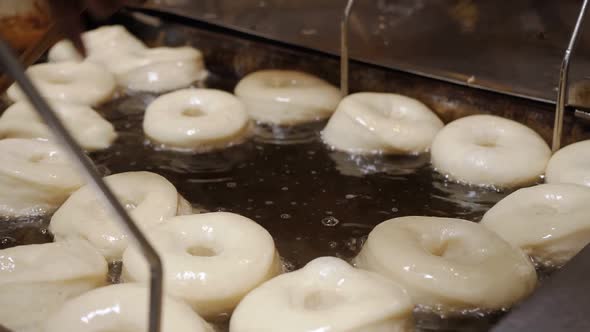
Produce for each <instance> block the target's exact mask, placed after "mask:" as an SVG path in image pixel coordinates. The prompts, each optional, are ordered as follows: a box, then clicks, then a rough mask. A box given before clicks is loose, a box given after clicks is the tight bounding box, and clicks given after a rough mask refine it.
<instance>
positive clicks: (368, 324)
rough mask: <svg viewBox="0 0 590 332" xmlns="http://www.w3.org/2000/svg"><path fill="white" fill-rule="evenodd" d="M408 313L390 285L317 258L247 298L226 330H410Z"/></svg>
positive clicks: (403, 296)
mask: <svg viewBox="0 0 590 332" xmlns="http://www.w3.org/2000/svg"><path fill="white" fill-rule="evenodd" d="M412 309H413V304H412V302H411V301H410V298H409V296H408V294H407V293H406V292H405V290H404V289H403V288H401V287H400V286H398V285H397V284H395V283H394V282H392V281H390V280H387V279H386V278H383V277H381V276H379V275H377V274H375V273H371V272H367V271H362V270H357V269H355V268H353V267H352V266H350V265H349V264H348V263H346V262H345V261H343V260H341V259H339V258H335V257H321V258H317V259H315V260H313V261H311V262H309V263H308V264H307V265H306V266H305V267H304V268H302V269H301V270H298V271H295V272H290V273H287V274H284V275H281V276H278V277H276V278H274V279H272V280H270V281H268V282H266V283H264V284H262V285H261V286H260V287H258V288H256V289H255V290H253V291H252V292H250V294H248V295H246V297H245V298H244V300H242V302H240V304H239V305H238V307H237V308H236V310H235V312H234V314H233V315H232V318H231V321H230V332H275V331H281V332H316V331H331V332H405V331H408V332H409V331H413V330H414V329H413V320H412Z"/></svg>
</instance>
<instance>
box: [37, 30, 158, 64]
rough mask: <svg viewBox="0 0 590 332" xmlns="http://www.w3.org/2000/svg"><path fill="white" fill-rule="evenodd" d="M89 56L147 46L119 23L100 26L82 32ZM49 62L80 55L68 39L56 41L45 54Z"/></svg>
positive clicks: (78, 57) (74, 57)
mask: <svg viewBox="0 0 590 332" xmlns="http://www.w3.org/2000/svg"><path fill="white" fill-rule="evenodd" d="M82 41H83V42H84V46H85V47H86V52H87V53H88V56H89V57H92V56H96V55H98V54H108V53H112V52H132V51H141V50H144V49H146V48H147V47H146V46H145V45H144V44H143V43H142V42H141V41H140V40H139V39H137V38H135V37H134V36H133V35H132V34H130V33H129V31H127V29H125V27H123V26H121V25H111V26H102V27H99V28H97V29H94V30H90V31H86V32H84V33H83V34H82ZM47 57H48V59H49V61H50V62H64V61H81V60H82V55H80V53H78V51H77V50H76V49H75V48H74V45H73V44H72V42H70V41H69V40H66V39H64V40H62V41H59V42H58V43H56V44H55V45H54V46H53V47H52V48H51V49H50V50H49V53H48V55H47Z"/></svg>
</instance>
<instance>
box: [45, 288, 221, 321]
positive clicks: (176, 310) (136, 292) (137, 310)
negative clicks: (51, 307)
mask: <svg viewBox="0 0 590 332" xmlns="http://www.w3.org/2000/svg"><path fill="white" fill-rule="evenodd" d="M148 294H149V289H148V288H146V287H143V286H140V285H135V284H119V285H110V286H106V287H102V288H98V289H95V290H93V291H90V292H88V293H86V294H82V295H81V296H79V297H77V298H74V299H72V300H70V301H68V302H66V303H65V304H64V305H63V306H62V307H61V308H60V309H59V310H58V311H57V312H56V313H55V314H53V315H51V316H50V317H49V319H48V320H47V321H46V322H45V323H44V324H43V325H42V332H64V331H75V332H107V331H113V332H115V331H116V332H145V331H147V330H148V313H149V309H148V303H149V296H148ZM161 331H162V332H213V330H212V329H211V327H210V326H209V325H208V324H207V323H206V322H205V321H204V320H203V319H202V318H201V317H199V315H197V314H196V313H194V312H193V311H192V310H191V308H190V307H189V306H188V305H186V304H185V303H182V302H179V301H176V300H174V299H171V298H170V297H168V296H164V297H163V304H162V326H161Z"/></svg>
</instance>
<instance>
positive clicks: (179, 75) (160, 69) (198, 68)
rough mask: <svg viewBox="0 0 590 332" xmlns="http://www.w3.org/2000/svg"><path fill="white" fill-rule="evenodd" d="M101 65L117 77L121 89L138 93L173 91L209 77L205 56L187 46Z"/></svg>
mask: <svg viewBox="0 0 590 332" xmlns="http://www.w3.org/2000/svg"><path fill="white" fill-rule="evenodd" d="M102 62H103V63H104V64H105V65H106V66H107V68H109V70H111V72H113V73H114V74H115V75H116V76H117V81H118V83H119V85H120V86H122V87H125V88H128V89H130V90H135V91H149V92H164V91H171V90H175V89H179V88H184V87H187V86H189V85H190V84H191V83H193V82H195V81H199V80H203V79H204V78H205V77H206V76H207V71H206V70H205V64H204V61H203V55H202V54H201V52H200V51H199V50H197V49H195V48H192V47H188V46H185V47H157V48H151V49H147V50H144V51H138V52H133V53H127V54H122V56H121V57H108V58H106V57H105V58H104V59H103V60H102ZM125 62H127V63H125ZM119 66H123V67H127V68H117V67H119Z"/></svg>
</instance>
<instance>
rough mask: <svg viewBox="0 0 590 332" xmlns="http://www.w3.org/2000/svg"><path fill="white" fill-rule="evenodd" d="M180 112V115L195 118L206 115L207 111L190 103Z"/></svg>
mask: <svg viewBox="0 0 590 332" xmlns="http://www.w3.org/2000/svg"><path fill="white" fill-rule="evenodd" d="M181 114H182V116H186V117H188V118H197V117H200V116H203V115H206V114H207V113H205V112H204V111H203V110H202V109H201V108H200V107H197V106H195V105H191V106H188V107H187V108H185V109H183V110H182V113H181Z"/></svg>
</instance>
